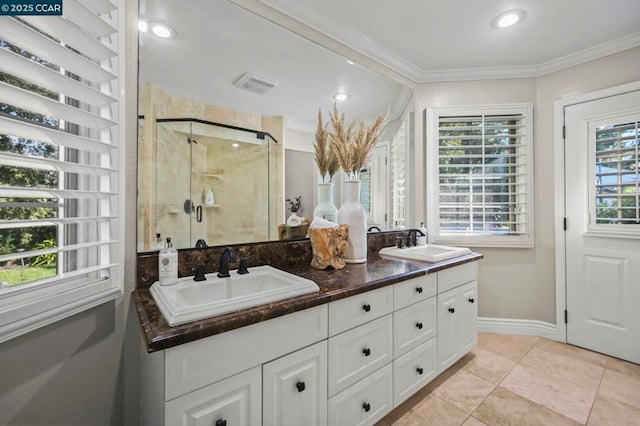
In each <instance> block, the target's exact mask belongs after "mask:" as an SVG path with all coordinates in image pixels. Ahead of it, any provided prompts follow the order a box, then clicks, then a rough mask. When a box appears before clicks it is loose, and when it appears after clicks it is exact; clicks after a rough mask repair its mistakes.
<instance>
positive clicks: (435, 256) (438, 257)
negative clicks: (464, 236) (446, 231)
mask: <svg viewBox="0 0 640 426" xmlns="http://www.w3.org/2000/svg"><path fill="white" fill-rule="evenodd" d="M470 253H471V250H469V249H468V248H466V247H451V246H441V245H436V244H427V245H424V246H416V247H403V248H398V247H385V248H383V249H382V250H380V254H382V255H387V256H392V257H399V258H402V259H409V260H420V261H423V262H432V263H433V262H440V261H443V260H448V259H453V258H454V257H460V256H464V255H466V254H470Z"/></svg>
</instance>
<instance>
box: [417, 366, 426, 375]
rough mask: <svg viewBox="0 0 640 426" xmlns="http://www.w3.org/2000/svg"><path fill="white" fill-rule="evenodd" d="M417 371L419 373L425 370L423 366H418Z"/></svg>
mask: <svg viewBox="0 0 640 426" xmlns="http://www.w3.org/2000/svg"><path fill="white" fill-rule="evenodd" d="M416 371H417V372H418V374H422V373H424V370H423V369H422V368H421V367H418V368H416Z"/></svg>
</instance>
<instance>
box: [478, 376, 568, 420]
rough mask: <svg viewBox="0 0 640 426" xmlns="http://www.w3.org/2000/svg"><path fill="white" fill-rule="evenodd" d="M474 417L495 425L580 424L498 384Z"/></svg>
mask: <svg viewBox="0 0 640 426" xmlns="http://www.w3.org/2000/svg"><path fill="white" fill-rule="evenodd" d="M473 417H475V418H476V419H480V420H481V421H482V422H484V424H486V425H488V426H494V425H530V426H536V425H540V426H548V425H558V426H562V425H578V424H579V423H576V422H575V421H573V420H571V419H569V418H567V417H565V416H563V415H562V414H558V413H556V412H555V411H553V410H550V409H549V408H546V407H543V406H541V405H539V404H536V403H535V402H532V401H530V400H528V399H526V398H523V397H521V396H519V395H516V394H515V393H513V392H510V391H508V390H507V389H505V388H503V387H500V386H498V387H497V388H496V389H495V390H494V391H493V392H492V393H491V395H489V397H487V399H485V400H484V401H483V402H482V404H480V406H479V407H478V409H477V410H476V411H474V412H473Z"/></svg>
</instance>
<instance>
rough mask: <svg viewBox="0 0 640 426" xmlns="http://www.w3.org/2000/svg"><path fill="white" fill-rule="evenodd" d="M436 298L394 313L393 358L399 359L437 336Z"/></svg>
mask: <svg viewBox="0 0 640 426" xmlns="http://www.w3.org/2000/svg"><path fill="white" fill-rule="evenodd" d="M436 312H437V311H436V298H435V297H432V298H430V299H427V300H423V301H422V302H420V303H416V304H414V305H411V306H408V307H406V308H404V309H401V310H399V311H396V312H394V313H393V357H394V358H398V357H399V356H401V355H404V354H406V353H407V352H409V351H410V350H411V349H413V348H415V347H416V346H418V345H420V344H421V343H424V342H426V341H427V340H429V339H431V338H432V337H434V336H435V335H436V332H437V326H436Z"/></svg>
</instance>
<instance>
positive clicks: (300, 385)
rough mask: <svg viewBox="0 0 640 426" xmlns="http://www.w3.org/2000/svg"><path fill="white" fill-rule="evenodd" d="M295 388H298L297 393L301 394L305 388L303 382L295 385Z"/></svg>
mask: <svg viewBox="0 0 640 426" xmlns="http://www.w3.org/2000/svg"><path fill="white" fill-rule="evenodd" d="M296 387H297V388H298V392H302V391H303V390H304V389H305V387H306V386H305V385H304V382H298V383H296Z"/></svg>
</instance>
